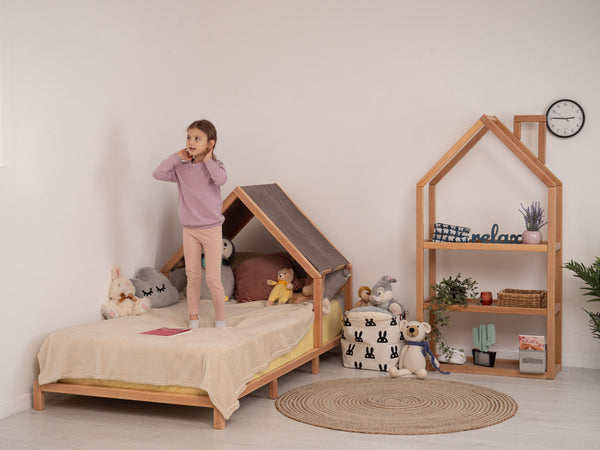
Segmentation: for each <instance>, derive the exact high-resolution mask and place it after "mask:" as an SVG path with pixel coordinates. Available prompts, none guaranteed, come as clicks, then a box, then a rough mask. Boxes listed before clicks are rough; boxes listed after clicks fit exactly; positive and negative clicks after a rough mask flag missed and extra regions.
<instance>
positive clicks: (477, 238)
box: [471, 223, 523, 244]
mask: <svg viewBox="0 0 600 450" xmlns="http://www.w3.org/2000/svg"><path fill="white" fill-rule="evenodd" d="M498 232H499V230H498V224H497V223H495V224H494V225H492V229H491V231H490V233H489V234H475V233H473V234H472V235H471V242H489V243H494V244H521V243H522V242H523V237H522V236H521V235H520V234H510V235H509V234H498Z"/></svg>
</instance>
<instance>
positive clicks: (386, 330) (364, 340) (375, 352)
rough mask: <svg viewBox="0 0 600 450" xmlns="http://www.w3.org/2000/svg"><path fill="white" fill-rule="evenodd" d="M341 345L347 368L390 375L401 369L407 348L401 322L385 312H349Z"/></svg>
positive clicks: (345, 319)
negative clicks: (389, 373) (401, 351)
mask: <svg viewBox="0 0 600 450" xmlns="http://www.w3.org/2000/svg"><path fill="white" fill-rule="evenodd" d="M341 344H342V360H343V363H344V367H350V368H354V369H368V370H379V371H382V372H387V370H388V369H389V368H390V367H391V366H395V367H398V361H399V356H400V350H401V349H402V347H403V346H404V338H403V336H402V333H401V332H400V319H399V318H398V317H395V316H390V315H389V314H387V313H383V312H382V313H378V312H366V311H365V312H352V311H348V312H347V313H346V317H345V318H344V327H343V331H342V341H341Z"/></svg>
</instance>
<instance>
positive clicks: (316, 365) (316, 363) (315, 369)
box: [310, 356, 319, 375]
mask: <svg viewBox="0 0 600 450" xmlns="http://www.w3.org/2000/svg"><path fill="white" fill-rule="evenodd" d="M310 365H311V372H312V374H313V375H316V374H318V373H319V357H318V356H317V357H316V358H315V359H313V360H311V362H310Z"/></svg>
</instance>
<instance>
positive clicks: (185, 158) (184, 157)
mask: <svg viewBox="0 0 600 450" xmlns="http://www.w3.org/2000/svg"><path fill="white" fill-rule="evenodd" d="M177 154H178V155H179V158H180V159H181V160H182V161H191V160H192V155H190V154H189V153H188V151H187V149H186V148H184V149H182V150H179V151H178V152H177Z"/></svg>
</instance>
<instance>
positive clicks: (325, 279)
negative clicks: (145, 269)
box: [161, 184, 352, 347]
mask: <svg viewBox="0 0 600 450" xmlns="http://www.w3.org/2000/svg"><path fill="white" fill-rule="evenodd" d="M223 215H224V216H225V222H223V236H226V237H228V238H229V239H231V240H233V239H234V238H235V236H237V235H238V233H239V232H240V231H241V230H242V229H243V228H244V227H245V226H246V225H247V224H248V223H249V222H250V221H251V220H252V219H253V218H256V219H257V220H258V221H259V222H260V223H261V224H262V225H263V226H264V227H265V228H266V229H267V231H268V232H269V233H271V234H272V235H273V237H274V238H275V239H276V240H277V241H278V242H279V243H280V244H281V246H282V247H283V248H284V249H285V250H286V251H287V252H288V253H289V254H290V255H291V256H292V258H294V259H295V260H296V262H297V263H298V264H299V265H300V266H301V267H302V269H304V271H305V272H306V273H307V275H308V276H309V277H310V278H312V279H313V284H314V309H315V316H316V319H315V326H314V327H313V329H314V345H315V347H317V346H320V345H321V341H322V339H321V336H322V334H321V328H320V327H319V325H320V324H321V323H322V322H321V316H322V302H323V297H324V296H333V295H334V294H335V293H336V292H337V291H338V290H339V289H340V288H343V289H344V304H345V305H344V306H345V308H346V310H349V309H351V308H352V278H351V275H352V265H351V264H350V263H349V262H348V260H347V259H346V258H345V257H344V256H343V255H342V254H341V253H340V252H339V251H338V250H337V249H336V248H335V247H334V246H333V244H332V243H331V242H330V241H329V240H328V239H327V238H326V237H325V236H324V235H323V234H322V233H321V232H320V231H319V230H318V229H317V227H316V226H315V225H314V224H313V223H312V222H311V221H310V220H309V219H308V217H306V215H304V213H303V212H302V211H301V210H300V209H299V208H298V207H297V206H296V205H295V204H294V202H293V201H292V200H291V199H290V198H289V197H288V195H287V194H286V193H285V192H284V191H283V190H282V189H281V188H280V187H279V185H277V184H262V185H254V186H238V187H236V188H235V189H234V190H233V191H232V192H231V193H230V194H229V195H228V196H227V198H226V199H225V200H224V201H223ZM182 260H183V247H182V248H180V249H179V250H177V252H176V253H175V254H174V255H173V256H172V257H171V259H169V261H168V262H167V263H166V264H165V265H164V266H163V267H162V269H161V272H163V273H164V274H166V275H168V274H169V272H170V271H171V270H172V269H173V268H174V267H177V266H178V265H179V264H180V263H181V261H182ZM328 298H330V297H328Z"/></svg>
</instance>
